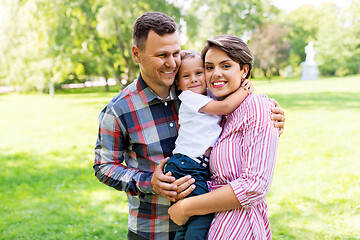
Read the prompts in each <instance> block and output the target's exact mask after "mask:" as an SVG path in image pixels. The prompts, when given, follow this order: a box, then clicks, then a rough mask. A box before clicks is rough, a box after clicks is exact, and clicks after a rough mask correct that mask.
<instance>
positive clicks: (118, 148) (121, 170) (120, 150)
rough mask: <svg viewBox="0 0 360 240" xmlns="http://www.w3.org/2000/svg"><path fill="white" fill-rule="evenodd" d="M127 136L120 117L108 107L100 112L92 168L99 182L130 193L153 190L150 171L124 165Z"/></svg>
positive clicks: (138, 193) (151, 191) (135, 193)
mask: <svg viewBox="0 0 360 240" xmlns="http://www.w3.org/2000/svg"><path fill="white" fill-rule="evenodd" d="M128 144H129V141H128V136H127V133H126V130H125V127H124V126H123V123H121V121H120V119H119V117H118V116H116V114H115V113H114V111H113V109H112V108H111V106H109V105H108V106H106V107H105V108H104V109H103V110H102V112H101V113H100V115H99V133H98V138H97V141H96V146H95V161H94V166H93V168H94V170H95V176H96V177H97V178H98V179H99V181H100V182H103V183H105V184H106V185H108V186H110V187H113V188H115V189H117V190H120V191H125V192H127V193H129V194H131V195H140V194H141V193H154V191H153V189H152V187H151V177H152V174H153V173H152V172H143V171H141V170H139V169H134V168H129V167H127V166H125V165H124V153H125V151H126V149H127V148H128Z"/></svg>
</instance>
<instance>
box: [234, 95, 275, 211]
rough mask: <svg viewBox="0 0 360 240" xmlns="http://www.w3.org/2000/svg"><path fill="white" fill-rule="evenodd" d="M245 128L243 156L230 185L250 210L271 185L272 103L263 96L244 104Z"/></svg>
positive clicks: (272, 160) (273, 150)
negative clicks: (235, 176) (236, 175)
mask: <svg viewBox="0 0 360 240" xmlns="http://www.w3.org/2000/svg"><path fill="white" fill-rule="evenodd" d="M248 104H249V105H248V107H247V111H248V114H247V117H248V119H246V121H245V122H246V125H245V127H244V129H243V130H242V131H243V134H244V136H243V142H242V144H243V146H242V148H243V149H244V154H242V158H244V159H242V160H241V161H242V162H243V163H245V164H243V166H242V169H241V175H240V177H239V178H237V179H235V180H233V181H232V182H230V185H231V187H232V189H233V191H234V193H235V195H236V197H237V199H238V200H239V202H240V204H241V205H242V206H243V207H245V208H246V207H251V206H253V205H256V204H257V203H259V202H261V201H263V200H264V198H265V197H266V195H267V193H268V191H269V187H270V184H271V182H272V178H273V174H274V167H275V158H276V151H277V143H278V138H279V133H278V130H277V129H276V128H275V127H274V126H273V123H272V121H271V119H270V114H271V107H272V103H271V102H270V101H269V100H268V99H267V98H265V97H260V98H252V100H251V101H249V102H248Z"/></svg>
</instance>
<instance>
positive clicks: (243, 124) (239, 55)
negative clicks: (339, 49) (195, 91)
mask: <svg viewBox="0 0 360 240" xmlns="http://www.w3.org/2000/svg"><path fill="white" fill-rule="evenodd" d="M202 57H203V59H204V63H205V77H206V82H207V86H208V89H209V90H210V91H211V92H212V93H213V94H214V95H215V96H216V97H217V98H219V99H222V98H224V97H226V96H228V95H230V94H231V93H233V92H234V91H236V90H237V89H238V88H239V87H240V84H241V82H242V80H243V79H245V78H247V77H248V76H249V75H250V71H251V67H252V61H253V57H252V55H251V53H250V50H249V49H248V47H247V45H246V44H245V43H244V42H243V41H242V40H241V39H240V38H238V37H236V36H231V35H221V36H219V37H217V38H215V39H214V40H208V41H207V43H206V46H205V48H204V49H203V51H202ZM272 107H273V103H272V102H271V101H270V100H269V99H268V98H267V96H265V95H249V96H248V97H247V98H246V99H245V100H244V101H243V103H242V104H241V105H240V106H239V107H238V108H237V109H236V110H235V111H233V112H232V113H231V114H229V115H227V116H225V117H224V121H223V132H222V134H221V136H220V138H219V140H218V142H217V143H216V145H215V146H214V148H213V150H212V152H211V156H210V171H211V174H212V178H211V188H212V192H210V193H207V194H203V195H200V196H196V197H190V198H186V199H183V200H180V201H178V202H177V203H176V204H174V205H173V206H172V207H171V208H170V209H169V214H170V217H171V219H172V220H173V221H174V222H175V223H177V224H178V225H182V224H184V223H186V221H187V219H188V218H189V217H191V216H193V215H204V214H208V213H212V212H215V213H216V214H215V218H214V220H213V222H212V224H211V227H210V230H209V234H208V238H209V239H271V231H270V223H269V217H268V212H267V205H266V201H265V197H266V195H267V193H268V190H269V187H270V184H271V181H272V177H273V172H274V166H275V157H276V149H277V142H278V137H279V132H278V130H277V129H276V128H275V127H274V126H273V123H272V122H271V119H270V113H271V108H272Z"/></svg>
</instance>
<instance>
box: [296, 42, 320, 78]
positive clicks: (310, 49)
mask: <svg viewBox="0 0 360 240" xmlns="http://www.w3.org/2000/svg"><path fill="white" fill-rule="evenodd" d="M305 53H306V59H305V62H302V63H301V64H300V65H301V80H316V79H318V75H319V70H318V68H317V64H316V62H315V60H314V55H315V50H314V43H313V42H312V41H310V42H309V44H308V45H307V46H306V47H305Z"/></svg>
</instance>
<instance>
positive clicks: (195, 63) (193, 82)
mask: <svg viewBox="0 0 360 240" xmlns="http://www.w3.org/2000/svg"><path fill="white" fill-rule="evenodd" d="M176 85H177V87H178V88H179V89H181V91H185V90H190V91H192V92H194V93H200V94H204V93H206V82H205V75H204V65H203V61H202V59H201V58H200V57H195V58H186V59H183V60H182V61H181V65H180V69H179V73H178V79H177V82H176Z"/></svg>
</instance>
